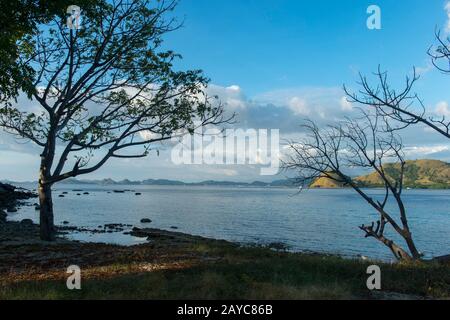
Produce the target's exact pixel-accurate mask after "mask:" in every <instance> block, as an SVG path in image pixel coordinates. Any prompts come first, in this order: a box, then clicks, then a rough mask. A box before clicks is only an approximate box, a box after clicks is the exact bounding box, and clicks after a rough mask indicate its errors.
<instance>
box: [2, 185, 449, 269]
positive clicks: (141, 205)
mask: <svg viewBox="0 0 450 320" xmlns="http://www.w3.org/2000/svg"><path fill="white" fill-rule="evenodd" d="M24 186H25V187H28V188H30V185H24ZM75 189H82V190H83V191H86V192H89V193H90V194H89V195H82V196H77V195H76V193H77V192H73V191H72V190H75ZM113 189H131V190H135V191H136V192H141V193H142V195H141V196H136V195H135V194H134V192H127V193H124V194H120V193H108V191H111V190H113ZM64 191H68V192H69V194H68V195H66V196H65V198H58V195H59V194H61V193H62V192H64ZM370 193H372V194H373V195H374V196H376V195H377V194H378V195H380V194H381V193H382V191H381V190H371V191H370ZM404 200H405V203H406V206H407V209H408V215H409V220H410V225H411V227H412V231H413V235H414V237H415V239H416V242H417V246H418V247H419V250H420V251H422V252H423V253H425V255H426V257H432V256H437V255H444V254H448V253H449V252H450V236H449V234H450V191H448V190H436V191H431V190H409V191H405V194H404ZM33 202H34V201H33ZM54 205H55V220H56V223H57V224H61V223H62V222H63V221H65V220H67V221H69V222H70V224H71V225H76V226H83V227H90V228H96V227H97V226H99V225H104V224H107V223H124V224H132V225H134V226H137V227H153V228H159V229H166V230H170V228H171V227H172V226H176V227H178V228H179V229H178V231H180V232H184V233H190V234H195V235H201V236H205V237H212V238H217V239H225V240H230V241H235V242H241V243H257V244H269V243H273V242H282V243H285V244H287V245H288V246H289V247H290V249H292V250H294V251H305V250H311V251H317V252H325V253H337V254H342V255H345V256H350V257H353V256H357V255H360V254H361V255H365V256H368V257H371V258H377V259H384V260H390V259H391V255H390V253H389V251H388V249H387V248H385V247H384V246H383V245H381V244H379V243H378V242H376V241H375V240H374V239H365V238H364V235H363V233H362V232H361V231H360V230H359V229H358V226H359V225H361V224H363V223H365V224H368V223H371V222H372V221H374V220H375V219H376V218H377V215H376V214H375V213H374V210H372V209H371V208H370V207H369V206H368V205H367V204H366V203H365V202H364V201H363V200H362V199H361V198H360V197H359V196H358V195H357V194H355V193H354V192H353V191H352V190H305V191H303V192H302V193H300V194H299V193H298V192H297V190H295V189H272V188H227V187H174V186H167V187H166V186H97V185H58V186H57V187H56V188H55V191H54ZM11 218H12V219H14V220H21V219H25V218H31V219H33V220H34V221H38V213H37V212H36V211H35V210H34V208H33V207H24V208H22V209H21V210H20V212H19V214H17V215H13V216H12V217H11ZM142 218H149V219H151V220H153V223H152V224H150V225H143V224H141V223H140V220H141V219H142ZM70 237H71V238H73V239H77V240H82V241H98V242H108V243H116V244H124V245H130V244H136V243H140V242H142V241H143V240H142V239H136V238H134V237H131V236H128V235H124V234H122V233H113V234H95V235H92V234H80V233H76V234H72V235H70Z"/></svg>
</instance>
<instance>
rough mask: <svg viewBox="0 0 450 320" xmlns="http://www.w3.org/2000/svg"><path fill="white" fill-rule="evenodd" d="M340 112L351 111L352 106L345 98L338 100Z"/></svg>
mask: <svg viewBox="0 0 450 320" xmlns="http://www.w3.org/2000/svg"><path fill="white" fill-rule="evenodd" d="M340 104H341V109H342V111H352V110H353V105H352V104H351V103H350V102H349V101H348V100H347V97H342V98H341V100H340Z"/></svg>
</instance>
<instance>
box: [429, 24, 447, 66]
mask: <svg viewBox="0 0 450 320" xmlns="http://www.w3.org/2000/svg"><path fill="white" fill-rule="evenodd" d="M435 37H436V45H435V46H432V47H431V48H430V49H429V50H428V55H429V56H430V57H431V62H432V63H433V65H434V67H435V68H436V69H438V70H439V71H441V72H443V73H446V74H450V37H449V36H446V37H445V36H442V34H441V32H440V31H439V30H438V31H436V32H435Z"/></svg>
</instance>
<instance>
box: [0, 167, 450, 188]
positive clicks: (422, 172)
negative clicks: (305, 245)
mask: <svg viewBox="0 0 450 320" xmlns="http://www.w3.org/2000/svg"><path fill="white" fill-rule="evenodd" d="M384 169H385V171H386V172H388V175H390V176H391V177H395V176H396V175H398V174H399V171H400V167H399V165H398V164H392V163H388V164H386V165H385V166H384ZM353 180H354V181H356V182H357V183H358V185H359V186H361V187H363V188H380V187H383V186H384V185H383V183H382V181H381V179H380V178H379V176H378V175H377V174H376V173H375V172H373V173H371V174H368V175H363V176H359V177H354V178H353ZM2 182H4V183H10V184H20V183H17V182H14V181H8V180H5V181H2ZM28 183H33V182H28ZM404 183H405V184H404V186H405V188H412V189H450V164H449V163H446V162H443V161H439V160H412V161H407V162H406V167H405V182H404ZM63 184H73V185H75V184H90V185H102V186H112V185H134V186H139V185H142V186H221V187H248V188H299V187H301V186H305V185H308V186H309V188H312V189H341V188H347V187H348V186H346V185H344V184H343V183H340V182H338V181H335V180H332V179H329V178H319V179H316V180H314V181H310V182H309V183H308V182H306V183H304V184H303V183H302V182H300V181H299V180H298V179H294V178H290V179H289V178H288V179H281V180H275V181H272V182H262V181H254V182H234V181H215V180H207V181H202V182H192V183H189V182H183V181H179V180H167V179H146V180H141V181H134V180H129V179H124V180H120V181H116V180H113V179H102V180H78V179H67V180H65V181H64V182H63Z"/></svg>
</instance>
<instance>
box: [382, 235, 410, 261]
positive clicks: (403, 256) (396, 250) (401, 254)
mask: <svg viewBox="0 0 450 320" xmlns="http://www.w3.org/2000/svg"><path fill="white" fill-rule="evenodd" d="M378 240H379V241H381V242H382V243H384V244H385V245H386V246H387V247H388V248H389V249H391V251H392V253H393V254H394V256H395V258H397V260H399V261H411V260H413V259H412V258H411V256H410V255H409V254H408V252H406V251H405V250H404V249H403V248H402V247H400V246H398V245H397V244H395V243H394V241H392V240H389V239H387V238H385V237H384V236H381V237H379V238H378Z"/></svg>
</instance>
